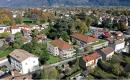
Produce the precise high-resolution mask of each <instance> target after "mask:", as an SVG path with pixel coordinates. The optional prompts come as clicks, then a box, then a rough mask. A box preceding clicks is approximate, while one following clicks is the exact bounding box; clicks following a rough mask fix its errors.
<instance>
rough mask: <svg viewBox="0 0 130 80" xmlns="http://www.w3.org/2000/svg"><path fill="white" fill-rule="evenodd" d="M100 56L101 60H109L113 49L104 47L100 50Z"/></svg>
mask: <svg viewBox="0 0 130 80" xmlns="http://www.w3.org/2000/svg"><path fill="white" fill-rule="evenodd" d="M101 55H102V59H103V60H110V59H111V58H112V56H113V55H114V49H113V48H112V47H106V48H103V49H101Z"/></svg>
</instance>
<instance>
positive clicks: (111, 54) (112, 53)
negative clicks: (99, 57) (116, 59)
mask: <svg viewBox="0 0 130 80" xmlns="http://www.w3.org/2000/svg"><path fill="white" fill-rule="evenodd" d="M113 55H114V51H113V52H111V53H110V54H108V55H106V60H110V59H111V58H112V56H113Z"/></svg>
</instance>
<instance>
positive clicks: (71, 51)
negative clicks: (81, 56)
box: [60, 49, 76, 58]
mask: <svg viewBox="0 0 130 80" xmlns="http://www.w3.org/2000/svg"><path fill="white" fill-rule="evenodd" d="M74 51H75V50H74V49H67V50H62V51H60V57H63V58H69V57H73V56H74V55H75V54H76V53H74Z"/></svg>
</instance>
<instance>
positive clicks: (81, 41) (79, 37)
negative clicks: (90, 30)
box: [71, 33, 97, 47]
mask: <svg viewBox="0 0 130 80" xmlns="http://www.w3.org/2000/svg"><path fill="white" fill-rule="evenodd" d="M71 38H72V42H76V44H78V45H79V46H81V47H86V46H87V44H92V43H94V42H95V41H97V39H96V38H95V37H91V36H88V35H83V34H80V33H74V34H72V35H71Z"/></svg>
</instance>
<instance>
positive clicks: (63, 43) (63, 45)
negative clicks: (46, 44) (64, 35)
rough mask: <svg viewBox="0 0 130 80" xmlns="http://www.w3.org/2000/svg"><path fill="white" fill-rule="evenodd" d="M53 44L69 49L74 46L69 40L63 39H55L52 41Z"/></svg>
mask: <svg viewBox="0 0 130 80" xmlns="http://www.w3.org/2000/svg"><path fill="white" fill-rule="evenodd" d="M51 44H52V45H55V46H57V47H58V48H59V49H69V48H72V46H71V45H70V44H68V43H67V42H65V41H63V40H61V39H55V40H53V41H52V42H51Z"/></svg>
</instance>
